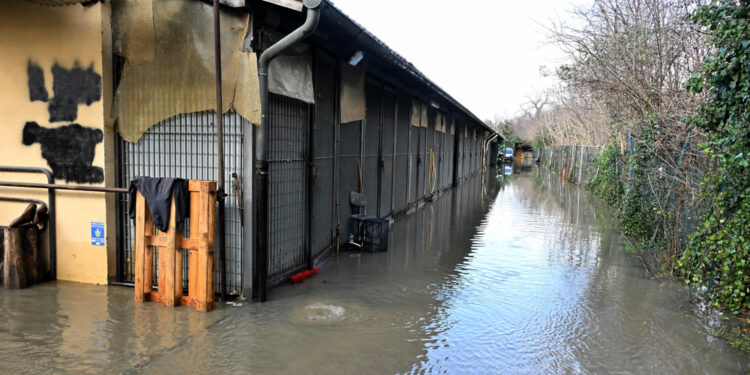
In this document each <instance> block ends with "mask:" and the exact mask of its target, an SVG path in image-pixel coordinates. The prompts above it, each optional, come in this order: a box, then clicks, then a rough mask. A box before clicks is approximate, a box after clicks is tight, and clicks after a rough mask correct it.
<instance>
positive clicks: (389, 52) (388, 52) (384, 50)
mask: <svg viewBox="0 0 750 375" xmlns="http://www.w3.org/2000/svg"><path fill="white" fill-rule="evenodd" d="M325 2H326V4H327V5H328V6H327V7H326V8H328V9H330V11H327V12H326V13H334V14H335V16H336V17H340V18H341V19H343V20H344V21H346V22H349V23H351V25H352V26H354V27H356V28H357V29H359V31H360V32H361V36H363V37H365V38H367V39H370V41H372V42H373V43H375V44H376V45H377V46H378V47H379V48H380V49H381V51H380V52H381V55H382V56H383V57H384V58H386V59H387V60H389V61H390V62H391V63H392V64H394V65H395V66H396V67H397V68H399V69H401V70H402V71H404V72H407V73H408V74H409V75H411V76H412V77H413V78H415V79H416V80H417V81H419V82H421V83H422V84H424V85H425V86H427V87H428V88H429V89H430V90H432V91H434V92H435V93H436V94H438V95H439V96H440V97H442V98H443V99H444V100H446V101H447V102H449V103H450V104H451V105H453V106H454V107H456V109H458V110H459V111H460V112H462V113H463V114H464V115H466V116H467V117H468V118H470V119H471V120H473V121H474V122H476V124H477V125H479V126H480V127H483V128H485V129H487V130H489V131H490V132H492V133H497V132H496V131H495V130H494V129H492V128H490V127H489V126H487V124H485V123H484V121H482V120H481V119H480V118H479V117H477V116H476V115H475V114H474V113H472V112H471V111H470V110H469V109H467V108H466V107H464V105H463V104H461V103H460V102H459V101H458V100H456V99H454V98H453V97H452V96H450V95H449V94H448V93H447V92H446V91H445V90H443V89H442V88H440V86H438V85H437V84H436V83H435V82H433V81H432V80H430V79H429V78H427V76H425V75H424V74H423V73H422V72H420V71H419V69H417V67H415V66H414V64H412V63H410V62H409V61H407V60H406V59H405V58H404V57H403V56H401V55H399V54H398V53H397V52H396V51H394V50H393V49H391V48H390V47H389V46H388V45H387V44H385V42H383V41H382V40H380V39H379V38H378V37H376V36H375V35H374V34H373V33H371V32H370V31H368V30H367V29H365V28H364V27H363V26H362V25H360V24H359V23H358V22H357V21H354V20H353V19H352V18H351V17H349V16H347V15H346V14H345V13H344V12H343V11H342V10H341V9H339V8H337V7H336V6H335V5H334V4H333V3H332V2H331V1H330V0H325ZM500 137H501V138H502V136H500Z"/></svg>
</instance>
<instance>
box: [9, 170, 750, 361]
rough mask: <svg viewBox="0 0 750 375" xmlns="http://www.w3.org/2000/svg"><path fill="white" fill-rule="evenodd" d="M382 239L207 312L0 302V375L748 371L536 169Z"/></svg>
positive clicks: (62, 300)
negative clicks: (262, 297)
mask: <svg viewBox="0 0 750 375" xmlns="http://www.w3.org/2000/svg"><path fill="white" fill-rule="evenodd" d="M501 174H504V173H502V172H501ZM492 175H494V173H493V174H492ZM503 180H504V181H503ZM391 233H392V237H391V239H390V241H391V248H390V249H389V251H388V252H386V253H379V254H360V253H350V252H343V251H342V252H341V253H339V254H338V255H337V256H334V257H333V258H332V259H331V260H330V261H329V262H328V263H327V264H325V265H324V266H323V267H322V269H321V272H320V274H319V275H317V276H316V277H314V278H312V279H309V280H307V281H305V282H304V283H302V284H299V285H293V286H292V285H289V286H284V287H281V288H278V289H275V290H273V291H272V292H271V293H270V295H269V298H270V301H269V302H267V303H265V304H251V303H247V302H245V303H244V304H243V306H230V305H224V306H221V307H219V308H218V309H217V310H215V311H214V312H211V313H208V314H202V313H197V312H194V311H193V310H192V309H191V308H189V307H180V308H177V309H172V308H167V307H164V306H161V305H159V304H155V303H147V304H139V305H135V304H134V303H133V302H132V289H128V288H124V287H96V286H88V285H79V284H72V283H64V282H58V283H47V284H42V285H39V286H35V287H33V288H30V289H26V290H22V291H7V290H0V317H1V318H0V373H76V374H79V373H156V374H160V373H208V372H215V373H261V374H263V373H271V374H275V373H285V374H303V373H304V374H308V373H320V374H388V373H449V374H515V373H532V374H537V373H556V374H560V373H563V374H568V373H591V374H604V373H632V374H662V373H668V374H725V373H729V374H731V373H747V372H749V371H750V359H749V358H748V357H746V356H742V355H740V354H738V353H736V352H734V351H733V349H731V348H730V347H729V346H728V345H727V344H726V343H725V342H723V341H722V340H719V339H715V338H713V337H712V336H711V335H710V334H709V331H710V330H711V329H716V328H718V327H719V325H720V324H722V317H721V316H720V315H718V314H717V313H715V312H710V311H707V310H705V309H704V308H702V307H701V306H700V305H698V304H694V303H691V302H690V294H689V292H688V290H687V289H686V288H685V287H684V286H682V285H681V284H680V283H679V282H667V281H657V280H652V279H649V278H647V277H645V274H644V270H643V268H642V265H640V264H639V263H638V262H637V261H636V260H635V259H634V258H633V257H631V256H628V255H627V254H625V253H624V251H623V246H622V244H621V240H620V237H619V234H618V232H617V230H616V228H615V227H614V226H613V221H612V219H611V214H610V213H609V212H608V211H607V209H606V208H605V207H603V206H602V205H601V204H600V203H599V202H598V201H596V200H593V199H592V198H590V197H589V196H588V195H587V194H586V193H585V192H583V191H582V190H580V189H578V188H577V187H575V186H573V185H570V184H567V183H565V182H563V181H561V180H560V179H559V178H558V177H555V176H554V175H553V174H550V173H549V172H546V171H544V170H539V169H536V167H534V166H529V165H527V166H526V167H517V168H516V169H515V170H514V171H513V172H512V174H511V175H508V176H500V177H498V178H497V179H495V178H493V177H490V178H489V179H487V178H485V180H484V181H483V179H482V178H481V177H477V178H474V179H473V180H471V181H470V182H469V183H467V184H465V185H463V186H462V187H460V188H459V189H457V190H455V191H451V192H448V193H446V194H444V195H442V196H441V197H440V199H438V200H437V201H435V202H434V203H431V204H428V205H426V206H425V207H423V208H422V209H421V210H418V211H416V212H414V213H412V214H410V215H408V216H406V217H404V218H401V219H399V220H398V221H396V222H395V223H394V225H393V227H392V232H391Z"/></svg>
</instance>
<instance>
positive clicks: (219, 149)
mask: <svg viewBox="0 0 750 375" xmlns="http://www.w3.org/2000/svg"><path fill="white" fill-rule="evenodd" d="M214 62H215V69H216V154H217V155H216V157H217V159H216V169H217V171H216V173H217V174H218V176H217V177H218V178H217V182H216V202H217V203H218V205H219V209H218V216H219V219H218V220H217V221H216V248H217V250H219V274H220V277H221V294H220V296H221V299H220V301H224V299H225V296H226V293H227V262H226V244H225V241H224V233H225V224H224V217H225V209H226V205H225V202H224V198H225V197H226V193H225V192H224V125H223V124H222V97H221V28H220V21H219V0H214Z"/></svg>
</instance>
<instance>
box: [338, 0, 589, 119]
mask: <svg viewBox="0 0 750 375" xmlns="http://www.w3.org/2000/svg"><path fill="white" fill-rule="evenodd" d="M333 3H334V4H335V5H336V6H337V7H339V8H340V9H342V10H343V11H344V13H346V14H348V15H349V16H351V17H352V18H353V19H354V20H355V21H357V22H358V23H360V24H361V25H362V26H364V27H365V28H366V29H368V30H369V31H371V32H372V33H373V34H375V35H376V36H377V37H378V38H380V39H381V40H383V41H384V42H385V43H386V44H388V45H389V46H390V47H391V48H393V49H394V50H396V52H398V53H399V54H401V55H402V56H404V57H405V58H406V59H407V60H409V61H410V62H412V63H413V64H414V65H416V67H417V68H418V69H419V70H421V71H422V73H424V74H425V75H427V77H429V78H430V79H431V80H432V81H433V82H435V83H436V84H438V85H439V86H440V87H441V88H442V89H443V90H445V91H447V92H448V94H450V95H451V96H453V97H454V98H455V99H457V100H458V101H459V102H461V103H462V104H464V105H465V106H466V107H467V108H469V110H471V111H472V112H474V114H476V115H477V116H478V117H479V118H482V119H492V118H494V115H495V114H496V113H497V114H499V115H501V116H504V117H511V116H514V115H516V114H518V112H519V107H520V105H521V104H523V103H524V102H525V101H526V96H529V95H533V94H534V93H535V92H538V91H540V90H543V89H544V88H546V87H549V86H550V85H551V84H552V78H550V77H548V78H544V77H543V76H542V75H541V74H540V67H542V66H546V67H547V68H548V70H549V71H554V67H555V66H558V65H560V64H561V63H562V62H563V59H562V54H561V53H560V51H559V50H558V49H557V48H556V47H555V46H552V45H550V44H549V43H548V42H547V37H546V35H545V33H546V31H545V30H544V28H545V27H546V26H547V25H549V24H550V21H551V20H553V19H554V20H558V19H561V20H565V19H566V18H567V17H568V14H569V13H568V12H569V11H570V10H571V9H573V7H574V6H581V5H586V4H589V3H590V1H587V0H522V1H498V0H461V1H455V0H454V1H448V0H431V1H424V0H378V1H364V0H333Z"/></svg>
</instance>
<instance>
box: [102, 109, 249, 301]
mask: <svg viewBox="0 0 750 375" xmlns="http://www.w3.org/2000/svg"><path fill="white" fill-rule="evenodd" d="M214 118H215V115H214V113H213V112H198V113H188V114H180V115H177V116H175V117H172V118H169V119H167V120H164V121H162V122H160V123H158V124H157V125H155V126H153V127H151V128H150V129H148V130H147V131H146V133H144V134H143V137H142V138H141V139H140V141H139V142H138V143H130V142H126V141H124V140H123V139H121V138H119V137H118V158H119V160H118V163H117V164H118V166H119V173H118V174H119V176H118V177H119V182H120V186H128V185H129V184H130V180H131V179H133V178H136V177H139V176H150V177H169V178H185V179H198V180H212V181H216V180H217V174H216V163H217V161H216V159H217V158H216V155H217V152H216V134H215V126H214ZM223 123H224V166H225V176H224V179H225V181H226V187H225V189H226V193H227V194H228V196H227V197H226V259H227V291H228V292H232V291H240V290H241V287H242V278H241V277H242V222H241V215H242V213H241V211H240V209H239V207H238V203H237V196H236V192H235V190H234V189H233V188H232V187H233V184H232V182H233V181H232V173H237V175H238V176H242V151H243V129H244V128H245V127H248V128H249V126H251V125H250V123H249V122H248V121H247V120H245V119H243V118H242V117H240V116H239V115H238V114H236V113H234V112H230V113H228V114H225V115H224V117H223ZM119 199H120V202H119V204H120V223H121V228H120V233H121V235H120V236H119V237H120V238H121V240H122V243H121V244H119V245H118V249H120V255H119V257H118V262H120V264H119V265H118V266H119V267H118V268H119V274H120V281H125V282H132V281H133V270H134V267H135V257H134V253H133V245H134V233H135V228H134V226H133V222H132V220H130V218H129V217H128V206H127V198H126V197H125V196H121V197H120V198H119ZM185 227H186V234H187V235H189V233H187V228H189V225H186V226H185ZM154 259H156V256H155V257H154ZM216 261H217V262H218V258H217V259H216ZM187 267H188V265H187V252H185V259H184V260H183V268H184V272H183V275H185V280H183V281H184V285H185V286H186V287H187V284H186V282H187V275H188V272H187ZM154 269H156V268H154ZM216 269H217V272H216V280H217V282H216V290H217V291H218V290H219V288H220V283H219V282H218V280H220V275H219V273H218V270H219V267H218V265H217V266H216ZM154 283H156V278H155V279H154Z"/></svg>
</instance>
